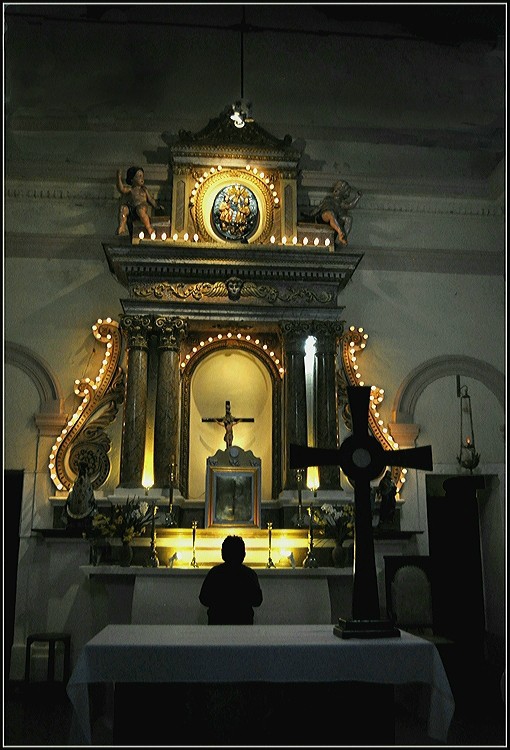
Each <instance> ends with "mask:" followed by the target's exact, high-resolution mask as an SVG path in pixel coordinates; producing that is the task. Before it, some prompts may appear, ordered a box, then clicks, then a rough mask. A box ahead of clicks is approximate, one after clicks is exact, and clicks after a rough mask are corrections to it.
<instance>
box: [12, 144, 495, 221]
mask: <svg viewBox="0 0 510 750" xmlns="http://www.w3.org/2000/svg"><path fill="white" fill-rule="evenodd" d="M217 158H218V159H221V156H217ZM179 171H184V172H186V173H187V172H188V170H179ZM281 176H282V177H284V176H285V175H284V174H283V172H282V174H281ZM356 184H357V183H356ZM147 185H148V186H149V187H150V189H151V190H152V192H153V193H155V194H156V195H157V196H158V200H159V201H160V202H161V203H164V204H168V205H170V203H171V188H170V187H169V186H168V185H167V184H165V183H157V182H156V181H155V180H154V179H152V180H149V179H148V180H147ZM361 185H362V187H361V188H360V189H361V190H362V192H363V206H362V207H359V208H357V209H356V213H357V214H358V213H369V212H371V211H372V212H374V213H392V214H393V213H403V214H410V213H411V214H413V213H416V214H420V215H422V214H426V215H429V214H432V215H437V216H443V215H445V216H450V215H451V216H503V215H504V214H505V203H504V199H503V198H504V196H502V195H501V196H498V198H496V199H492V198H491V197H490V194H489V187H490V186H489V183H488V182H486V183H484V185H483V189H482V186H481V185H478V186H477V188H476V189H475V188H473V189H472V190H469V191H468V190H466V187H465V186H464V189H463V190H462V192H460V187H459V188H457V187H456V186H452V188H451V191H446V192H445V193H444V194H443V195H442V196H441V197H440V198H438V197H437V195H427V194H425V195H423V194H421V195H420V194H412V193H413V192H414V193H419V191H420V190H421V191H423V186H422V185H421V183H416V184H409V185H401V186H398V190H399V192H400V194H391V192H390V189H389V187H388V185H387V184H385V185H381V186H380V188H378V187H376V188H375V189H372V190H370V189H369V188H367V187H365V186H364V184H363V180H361ZM305 188H306V186H305V185H303V184H301V185H300V188H299V190H298V205H299V206H300V208H301V209H302V210H303V211H306V212H307V213H311V212H312V210H313V209H314V208H316V207H317V206H318V205H319V203H320V202H321V200H322V199H323V198H324V197H325V196H326V195H327V194H328V193H329V192H331V186H330V185H328V184H327V183H326V182H325V181H324V180H321V185H320V186H318V187H317V188H315V187H312V188H309V189H305ZM436 192H437V185H436ZM449 192H450V193H451V194H450V195H448V193H449ZM459 193H460V194H459ZM445 196H446V197H445ZM4 198H5V200H6V201H13V202H14V201H16V202H24V201H51V203H52V204H54V203H55V201H62V202H65V201H68V202H69V203H70V204H72V205H74V203H75V202H76V201H89V202H91V203H100V204H102V205H103V204H105V203H106V204H108V203H111V204H112V206H114V205H116V204H117V203H118V194H117V192H116V189H115V186H114V185H104V184H101V183H97V182H91V183H88V184H87V183H86V182H81V183H77V182H72V183H70V182H67V180H66V178H64V177H59V178H57V179H56V180H55V181H52V182H51V183H49V182H48V181H37V180H33V181H31V182H30V184H28V183H27V182H26V181H24V180H18V179H16V178H7V179H6V182H5V189H4ZM305 207H306V208H305ZM178 231H179V230H178Z"/></svg>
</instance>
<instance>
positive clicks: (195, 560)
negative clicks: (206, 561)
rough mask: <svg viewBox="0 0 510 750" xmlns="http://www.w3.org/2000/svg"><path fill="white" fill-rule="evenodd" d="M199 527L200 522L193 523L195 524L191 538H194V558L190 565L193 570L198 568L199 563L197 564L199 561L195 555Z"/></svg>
mask: <svg viewBox="0 0 510 750" xmlns="http://www.w3.org/2000/svg"><path fill="white" fill-rule="evenodd" d="M197 526H198V522H197V521H193V523H192V524H191V538H192V542H193V557H192V558H191V563H190V565H191V567H192V568H198V563H197V559H196V555H195V539H196V534H197Z"/></svg>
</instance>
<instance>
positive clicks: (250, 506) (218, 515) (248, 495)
mask: <svg viewBox="0 0 510 750" xmlns="http://www.w3.org/2000/svg"><path fill="white" fill-rule="evenodd" d="M206 526H254V527H257V528H260V466H249V467H247V466H243V467H236V466H233V467H224V466H222V467H219V466H211V465H209V466H208V467H207V478H206Z"/></svg>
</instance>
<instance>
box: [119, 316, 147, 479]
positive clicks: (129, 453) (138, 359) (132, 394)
mask: <svg viewBox="0 0 510 750" xmlns="http://www.w3.org/2000/svg"><path fill="white" fill-rule="evenodd" d="M120 325H121V330H122V332H123V334H124V336H125V337H126V342H127V350H128V355H127V378H126V395H125V399H124V421H123V424H122V451H121V457H120V487H127V488H131V487H141V486H142V475H143V464H144V456H145V430H146V423H147V374H148V367H147V365H148V348H149V336H150V334H151V332H152V325H151V318H150V316H149V315H124V316H123V317H122V318H121V324H120Z"/></svg>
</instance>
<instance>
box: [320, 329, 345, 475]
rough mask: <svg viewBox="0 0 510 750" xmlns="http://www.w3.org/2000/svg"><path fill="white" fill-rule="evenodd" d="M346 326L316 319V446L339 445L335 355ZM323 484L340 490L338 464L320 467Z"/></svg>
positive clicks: (328, 446)
mask: <svg viewBox="0 0 510 750" xmlns="http://www.w3.org/2000/svg"><path fill="white" fill-rule="evenodd" d="M342 332H343V328H342V324H341V323H337V322H314V324H313V335H314V336H315V339H316V341H315V363H314V384H315V393H314V411H315V413H314V425H315V445H316V447H317V448H338V398H337V388H336V355H337V345H338V339H339V338H340V336H341V335H342ZM319 479H320V487H321V489H323V490H337V489H339V487H340V486H341V484H340V468H339V467H338V466H320V467H319Z"/></svg>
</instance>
